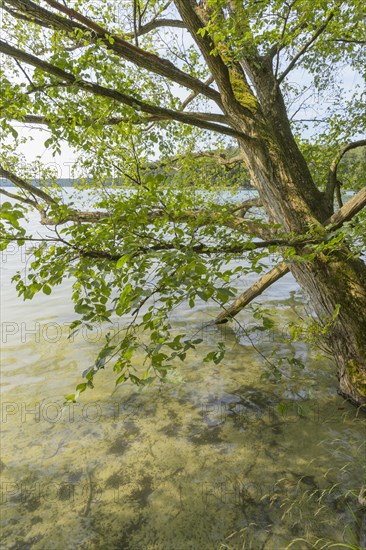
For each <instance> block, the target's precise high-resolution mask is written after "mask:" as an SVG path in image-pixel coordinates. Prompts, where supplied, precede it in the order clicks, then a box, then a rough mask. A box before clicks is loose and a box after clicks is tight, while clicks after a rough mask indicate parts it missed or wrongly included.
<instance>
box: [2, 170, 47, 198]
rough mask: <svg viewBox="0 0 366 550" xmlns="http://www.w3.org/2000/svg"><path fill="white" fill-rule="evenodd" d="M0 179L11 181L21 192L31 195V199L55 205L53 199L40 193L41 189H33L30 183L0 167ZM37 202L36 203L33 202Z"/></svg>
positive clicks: (42, 192)
mask: <svg viewBox="0 0 366 550" xmlns="http://www.w3.org/2000/svg"><path fill="white" fill-rule="evenodd" d="M0 177H1V178H6V179H7V180H9V181H11V182H12V183H13V184H14V185H15V186H16V187H18V188H19V189H23V191H27V192H28V193H30V194H31V195H32V197H33V198H34V197H38V198H39V199H41V200H43V201H44V202H46V203H47V204H49V205H50V206H53V205H56V204H57V202H56V201H55V199H53V198H52V197H51V196H50V195H48V194H47V193H45V192H44V191H42V189H39V188H38V187H35V186H34V185H31V184H30V183H27V182H26V181H24V180H23V179H21V178H19V177H18V176H16V175H15V174H13V173H12V172H9V170H6V169H5V168H4V167H3V166H1V165H0ZM35 202H37V201H35Z"/></svg>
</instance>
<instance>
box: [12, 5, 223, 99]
mask: <svg viewBox="0 0 366 550" xmlns="http://www.w3.org/2000/svg"><path fill="white" fill-rule="evenodd" d="M45 1H46V2H47V4H49V5H50V6H51V7H52V8H54V9H56V10H58V11H59V12H61V13H64V14H65V15H67V16H68V17H69V19H67V18H66V17H61V16H59V15H57V14H56V13H54V12H52V11H49V10H47V9H45V8H42V7H41V6H39V5H38V4H35V3H34V2H32V1H31V0H5V3H7V4H10V5H11V6H13V7H14V8H16V9H18V10H20V12H22V13H23V14H26V15H27V16H28V17H29V16H33V17H35V18H36V19H37V20H38V21H42V22H45V23H46V24H47V25H48V26H51V27H52V28H53V29H58V30H62V31H64V32H66V33H68V34H69V35H70V34H71V35H73V34H74V31H75V30H76V29H79V30H82V31H83V32H84V33H85V34H86V36H85V38H87V39H88V40H90V42H92V43H94V44H95V43H97V42H100V41H102V42H103V43H104V45H105V46H106V47H107V48H108V49H109V50H111V51H113V52H114V53H116V54H117V55H118V56H119V57H122V58H123V59H126V60H127V61H130V62H132V63H133V64H135V65H137V66H139V67H142V68H144V69H147V70H148V71H150V72H153V73H154V74H159V75H160V76H163V77H165V78H168V79H169V80H172V81H174V82H176V83H178V84H181V85H182V86H185V87H186V88H189V89H192V90H195V91H197V92H199V93H202V94H203V95H205V96H206V97H208V98H210V99H212V100H214V101H215V102H217V103H218V104H219V105H221V99H220V94H219V93H218V92H217V91H216V90H213V89H212V88H210V87H209V86H206V85H205V84H204V83H203V82H201V81H200V80H199V79H197V78H195V77H193V76H191V75H189V74H187V73H185V72H184V71H181V70H180V69H178V68H177V67H176V66H175V65H174V64H173V63H171V62H170V61H168V60H166V59H162V58H160V57H159V56H157V55H156V54H153V53H151V52H147V51H145V50H143V49H141V48H139V47H138V46H135V45H133V44H130V43H129V42H127V41H126V40H123V38H121V37H120V36H118V35H114V34H111V33H110V32H108V30H107V29H105V28H103V27H102V26H100V25H99V24H97V23H95V22H94V21H91V20H90V19H89V18H88V17H85V16H84V15H82V14H81V13H79V12H77V11H76V10H74V9H72V8H68V7H66V6H64V5H62V4H60V3H59V2H57V1H55V0H45ZM91 31H92V32H91Z"/></svg>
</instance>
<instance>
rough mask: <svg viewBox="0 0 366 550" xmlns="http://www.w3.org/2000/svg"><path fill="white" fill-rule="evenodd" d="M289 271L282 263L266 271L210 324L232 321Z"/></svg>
mask: <svg viewBox="0 0 366 550" xmlns="http://www.w3.org/2000/svg"><path fill="white" fill-rule="evenodd" d="M289 272H290V270H289V268H288V267H287V265H286V264H285V263H284V262H282V263H280V264H278V265H276V266H275V267H274V268H273V269H271V270H270V271H268V273H266V274H265V275H263V277H261V278H260V279H258V281H257V282H256V283H254V285H252V286H251V287H249V288H248V289H247V290H246V291H245V292H243V293H242V294H240V296H239V297H238V298H237V299H236V300H234V302H232V303H231V304H230V305H229V306H228V307H226V308H225V310H224V311H223V312H222V313H220V315H218V316H217V317H216V318H215V319H214V320H213V321H212V322H211V323H210V324H213V325H221V324H223V323H227V322H228V320H229V319H232V318H233V317H235V315H237V314H238V313H239V312H240V311H241V310H242V309H243V308H244V307H245V306H247V305H248V304H250V302H252V301H253V300H254V299H255V298H257V297H258V296H260V295H261V294H262V292H264V291H265V290H266V289H267V288H268V287H270V286H271V285H273V283H275V282H276V281H278V279H281V277H283V276H284V275H286V273H289Z"/></svg>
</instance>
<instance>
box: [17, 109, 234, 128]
mask: <svg viewBox="0 0 366 550" xmlns="http://www.w3.org/2000/svg"><path fill="white" fill-rule="evenodd" d="M189 114H192V115H193V116H195V117H197V119H199V120H202V121H207V122H211V121H212V122H213V121H215V122H223V123H224V122H226V117H225V116H224V115H219V114H212V115H211V114H210V113H198V112H194V113H189ZM14 120H19V122H24V123H25V124H41V125H50V124H51V122H56V123H60V122H65V119H61V118H59V119H55V118H54V117H53V116H52V119H50V118H49V117H47V116H40V115H20V117H19V119H14ZM164 120H166V117H161V116H157V115H155V116H153V115H151V116H148V117H141V118H140V120H136V119H131V118H128V117H108V118H106V119H100V118H99V119H98V118H85V119H84V120H82V121H80V119H79V118H78V119H77V121H76V124H77V125H78V126H91V125H93V124H96V123H98V122H102V123H103V124H104V125H107V126H115V125H118V124H122V123H124V124H132V125H140V124H151V123H152V122H161V121H164ZM73 122H74V120H73Z"/></svg>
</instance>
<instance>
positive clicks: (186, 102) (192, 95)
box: [180, 76, 214, 111]
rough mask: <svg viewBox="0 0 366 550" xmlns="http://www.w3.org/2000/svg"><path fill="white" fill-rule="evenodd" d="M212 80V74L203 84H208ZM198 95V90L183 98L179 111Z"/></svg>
mask: <svg viewBox="0 0 366 550" xmlns="http://www.w3.org/2000/svg"><path fill="white" fill-rule="evenodd" d="M213 82H214V77H213V76H209V77H208V79H207V80H205V84H206V85H207V86H209V85H210V84H212V83H213ZM198 95H199V92H192V93H191V94H189V96H188V97H187V99H185V100H184V101H183V102H182V104H181V106H180V110H181V111H184V109H185V108H186V107H188V105H189V104H190V103H191V102H192V101H193V100H194V99H195V98H196V97H197V96H198Z"/></svg>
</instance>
